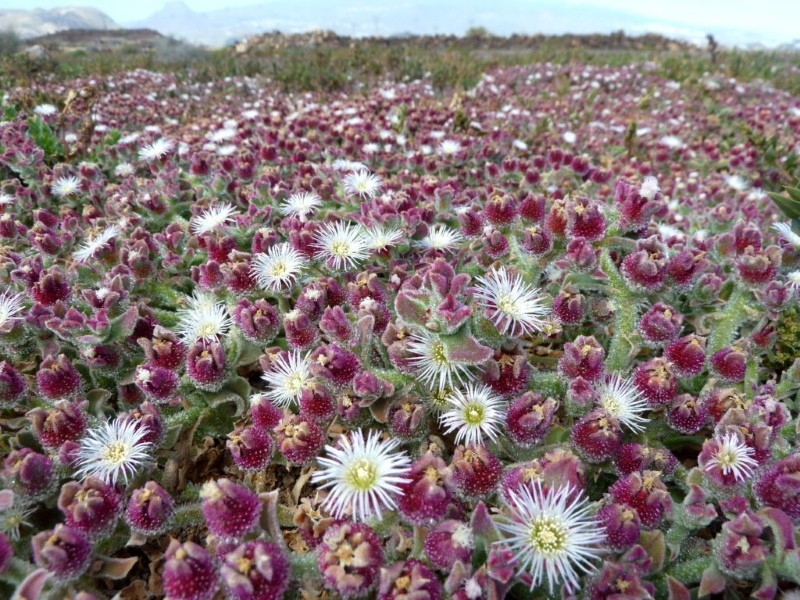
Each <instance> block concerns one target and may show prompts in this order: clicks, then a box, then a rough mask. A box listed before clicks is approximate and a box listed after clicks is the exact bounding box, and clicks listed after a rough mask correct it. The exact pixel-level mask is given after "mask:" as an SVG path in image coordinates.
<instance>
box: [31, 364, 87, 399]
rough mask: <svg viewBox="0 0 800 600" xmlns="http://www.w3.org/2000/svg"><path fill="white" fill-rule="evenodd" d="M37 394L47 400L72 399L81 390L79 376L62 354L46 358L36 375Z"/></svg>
mask: <svg viewBox="0 0 800 600" xmlns="http://www.w3.org/2000/svg"><path fill="white" fill-rule="evenodd" d="M36 385H37V387H38V388H39V393H40V394H41V395H42V396H44V397H45V398H47V399H48V400H61V399H71V398H74V397H75V396H76V395H77V394H78V392H79V391H80V389H81V376H80V374H79V373H78V371H77V370H76V369H75V367H74V366H72V363H71V362H70V361H69V359H68V358H67V357H66V356H64V355H63V354H59V355H58V356H57V357H53V356H52V355H51V356H47V357H45V359H44V360H43V361H42V363H41V365H39V371H38V372H37V373H36Z"/></svg>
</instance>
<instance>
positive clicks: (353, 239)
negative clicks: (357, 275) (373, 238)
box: [314, 221, 369, 271]
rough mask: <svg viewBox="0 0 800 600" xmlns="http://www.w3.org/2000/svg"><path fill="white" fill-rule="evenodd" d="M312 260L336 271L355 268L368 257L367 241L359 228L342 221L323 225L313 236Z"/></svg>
mask: <svg viewBox="0 0 800 600" xmlns="http://www.w3.org/2000/svg"><path fill="white" fill-rule="evenodd" d="M314 246H315V247H316V249H317V251H316V253H315V254H314V258H316V259H318V260H323V261H325V262H326V264H327V265H328V266H329V267H331V268H333V269H335V270H337V271H340V270H344V271H346V270H348V269H351V268H353V267H355V266H356V265H357V264H358V261H360V260H364V259H365V258H368V257H369V248H368V240H367V237H366V236H365V235H364V233H363V231H362V230H361V228H360V227H358V226H355V225H349V224H347V223H344V222H342V221H339V222H338V223H324V224H323V225H322V227H320V228H319V230H318V231H317V232H316V234H315V236H314Z"/></svg>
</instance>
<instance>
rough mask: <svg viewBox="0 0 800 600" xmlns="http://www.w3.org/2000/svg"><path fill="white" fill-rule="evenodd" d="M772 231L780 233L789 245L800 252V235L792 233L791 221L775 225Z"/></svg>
mask: <svg viewBox="0 0 800 600" xmlns="http://www.w3.org/2000/svg"><path fill="white" fill-rule="evenodd" d="M772 229H774V230H775V231H777V232H778V236H780V238H781V239H782V240H783V241H784V242H786V243H787V244H789V245H791V246H794V247H795V248H796V249H798V250H800V235H798V234H796V233H795V232H794V231H792V224H791V223H790V222H789V221H784V222H783V223H775V224H774V225H773V226H772Z"/></svg>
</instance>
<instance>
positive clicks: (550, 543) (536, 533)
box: [529, 515, 569, 556]
mask: <svg viewBox="0 0 800 600" xmlns="http://www.w3.org/2000/svg"><path fill="white" fill-rule="evenodd" d="M529 536H530V543H531V546H533V548H534V549H535V550H537V551H539V552H541V553H542V554H545V555H547V556H553V555H555V554H558V553H560V552H563V551H565V550H566V549H567V540H568V537H569V532H568V531H567V528H566V526H565V525H564V523H562V522H561V521H559V520H557V519H554V518H553V517H550V516H545V515H542V516H539V517H536V518H535V519H534V520H533V522H532V523H531V526H530V533H529Z"/></svg>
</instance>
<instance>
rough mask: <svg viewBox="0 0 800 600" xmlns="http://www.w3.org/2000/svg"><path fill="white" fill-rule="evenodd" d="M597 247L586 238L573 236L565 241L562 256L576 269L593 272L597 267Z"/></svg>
mask: <svg viewBox="0 0 800 600" xmlns="http://www.w3.org/2000/svg"><path fill="white" fill-rule="evenodd" d="M597 256H598V251H597V249H596V248H595V247H594V246H592V243H591V242H590V241H589V240H587V239H586V238H575V239H572V240H570V241H569V242H568V243H567V249H566V252H565V254H564V258H565V259H566V260H567V261H568V262H569V264H570V266H571V267H572V268H573V269H575V270H576V271H581V272H583V273H593V272H594V270H595V269H596V268H597Z"/></svg>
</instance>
